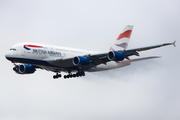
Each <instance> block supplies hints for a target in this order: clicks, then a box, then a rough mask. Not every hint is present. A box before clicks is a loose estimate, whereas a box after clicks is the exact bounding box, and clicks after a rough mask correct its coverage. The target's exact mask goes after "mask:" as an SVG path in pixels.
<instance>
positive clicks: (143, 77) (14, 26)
mask: <svg viewBox="0 0 180 120" xmlns="http://www.w3.org/2000/svg"><path fill="white" fill-rule="evenodd" d="M125 25H134V29H133V33H132V35H131V39H130V43H129V46H128V48H136V47H144V46H150V45H156V44H162V43H164V42H173V41H174V40H176V41H177V44H176V45H177V47H173V46H167V47H163V48H157V49H154V50H150V51H145V52H141V53H140V55H141V57H146V56H161V58H158V59H153V60H147V61H141V62H136V63H132V64H131V65H130V66H128V67H124V68H120V69H116V70H111V71H107V72H99V73H87V75H86V77H83V78H72V79H68V80H64V79H58V80H54V79H53V78H52V76H53V75H54V73H52V72H47V71H42V70H38V71H36V73H35V74H32V75H18V74H16V73H15V72H14V71H13V70H12V68H13V64H12V63H11V62H9V61H8V60H6V59H5V57H4V55H5V53H6V51H8V50H9V48H10V47H11V46H12V45H14V44H16V43H19V42H37V43H44V44H51V45H59V46H66V47H73V48H80V49H86V50H93V51H102V52H103V51H107V50H108V49H109V47H110V46H111V45H112V43H113V42H114V41H115V39H116V38H117V36H118V35H119V33H120V32H121V31H122V29H123V28H124V26H125ZM179 31H180V1H179V0H165V1H164V0H149V1H144V0H136V1H134V0H124V1H122V0H90V1H85V0H76V1H72V0H68V1H64V0H57V1H56V0H25V1H23V0H1V1H0V44H1V51H0V56H1V59H0V62H1V69H0V73H1V79H0V120H100V119H103V120H120V119H121V120H170V119H171V120H179V119H180V114H179V111H180V74H179V73H180V72H179V71H180V57H179V52H180V47H179V46H180V42H179V38H180V32H179Z"/></svg>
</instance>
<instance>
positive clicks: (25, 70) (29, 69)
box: [13, 64, 36, 74]
mask: <svg viewBox="0 0 180 120" xmlns="http://www.w3.org/2000/svg"><path fill="white" fill-rule="evenodd" d="M13 70H14V71H15V72H16V73H18V74H32V73H34V72H35V71H36V69H35V67H34V66H32V65H28V64H18V65H16V66H15V67H14V68H13Z"/></svg>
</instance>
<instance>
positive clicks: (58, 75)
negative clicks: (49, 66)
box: [53, 73, 61, 79]
mask: <svg viewBox="0 0 180 120" xmlns="http://www.w3.org/2000/svg"><path fill="white" fill-rule="evenodd" d="M59 77H61V74H58V73H57V74H56V75H53V78H54V79H56V78H59Z"/></svg>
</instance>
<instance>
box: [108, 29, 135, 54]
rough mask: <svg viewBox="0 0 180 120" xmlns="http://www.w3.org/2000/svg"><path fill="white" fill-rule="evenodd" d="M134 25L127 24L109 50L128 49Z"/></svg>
mask: <svg viewBox="0 0 180 120" xmlns="http://www.w3.org/2000/svg"><path fill="white" fill-rule="evenodd" d="M132 29H133V26H132V25H126V26H125V28H124V29H123V31H122V33H121V34H120V35H119V36H118V38H117V39H116V41H115V42H114V44H113V45H112V46H111V47H110V49H109V50H111V51H117V50H125V49H127V46H128V43H129V39H130V37H131V33H132Z"/></svg>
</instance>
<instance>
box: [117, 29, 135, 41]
mask: <svg viewBox="0 0 180 120" xmlns="http://www.w3.org/2000/svg"><path fill="white" fill-rule="evenodd" d="M131 32H132V30H127V31H125V32H123V33H121V34H120V35H119V37H118V38H117V40H120V39H121V38H124V37H126V38H130V36H131Z"/></svg>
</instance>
